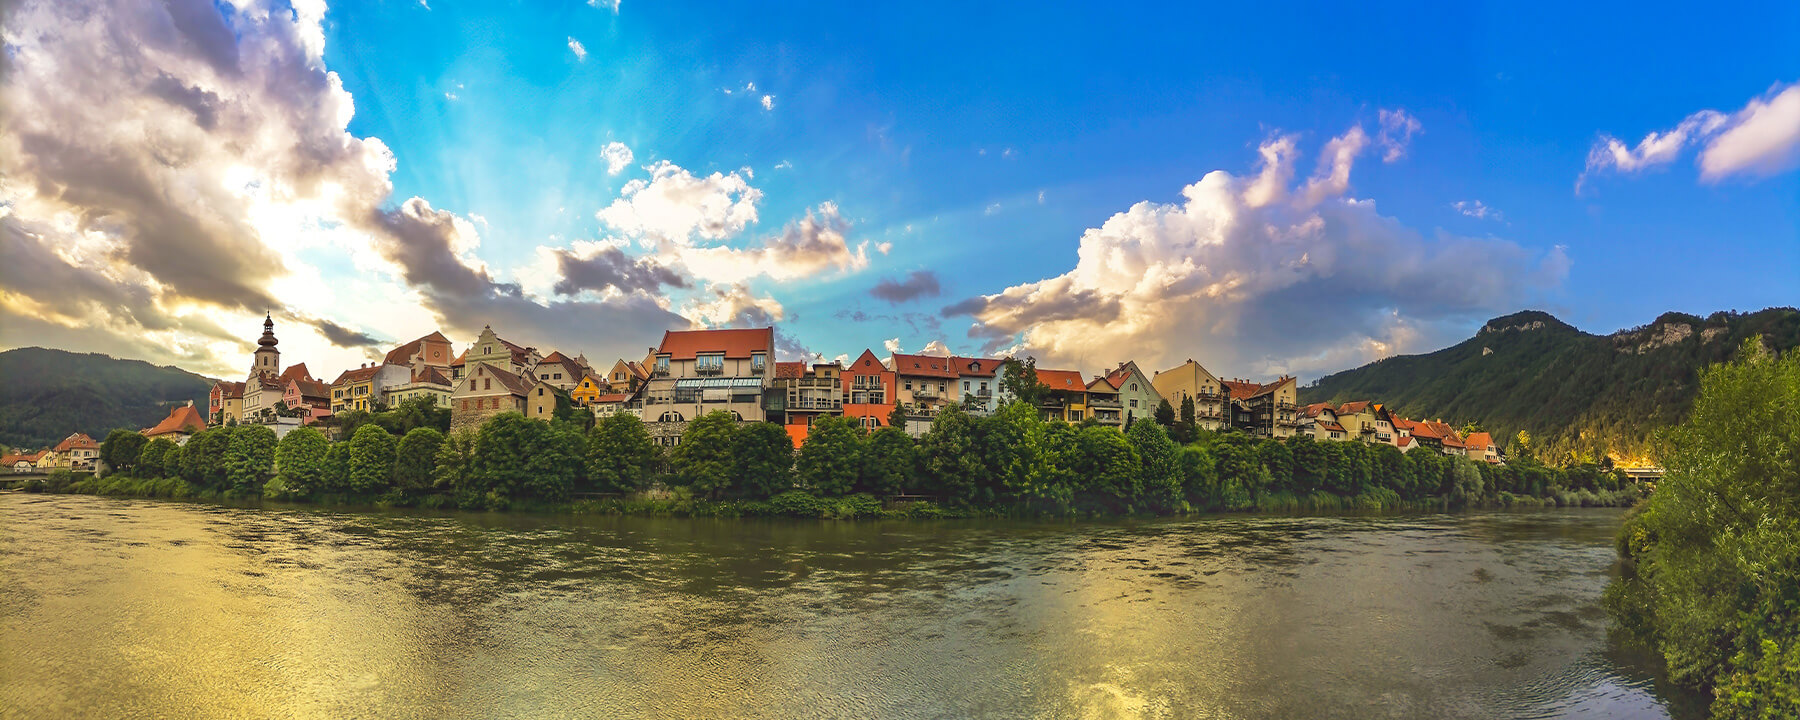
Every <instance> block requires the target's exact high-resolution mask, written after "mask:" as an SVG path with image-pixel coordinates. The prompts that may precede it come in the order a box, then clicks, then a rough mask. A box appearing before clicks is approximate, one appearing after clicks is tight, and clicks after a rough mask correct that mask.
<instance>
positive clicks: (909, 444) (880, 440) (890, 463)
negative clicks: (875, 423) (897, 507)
mask: <svg viewBox="0 0 1800 720" xmlns="http://www.w3.org/2000/svg"><path fill="white" fill-rule="evenodd" d="M918 483H919V447H918V443H916V442H914V441H913V439H912V436H911V435H907V434H906V431H905V430H902V429H900V428H897V427H884V428H881V429H879V430H876V431H875V432H874V433H872V434H870V435H869V440H868V442H867V443H865V444H864V447H863V456H862V472H861V473H860V474H859V475H858V478H857V481H856V490H857V492H865V493H873V494H874V495H876V496H886V495H896V494H900V493H905V492H910V491H912V490H914V489H916V488H917V487H918Z"/></svg>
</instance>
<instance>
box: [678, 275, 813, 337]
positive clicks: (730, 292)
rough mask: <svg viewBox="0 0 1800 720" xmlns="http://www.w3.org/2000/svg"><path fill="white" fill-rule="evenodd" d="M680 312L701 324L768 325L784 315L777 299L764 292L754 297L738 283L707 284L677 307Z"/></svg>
mask: <svg viewBox="0 0 1800 720" xmlns="http://www.w3.org/2000/svg"><path fill="white" fill-rule="evenodd" d="M681 314H682V315H684V316H686V317H687V318H689V319H690V320H692V321H694V323H695V324H696V325H702V326H705V327H740V328H742V327H768V326H770V325H774V324H775V323H777V322H780V321H781V320H782V319H783V318H785V317H786V316H787V312H786V311H785V310H784V309H783V308H782V307H781V303H779V302H777V301H776V300H775V298H772V297H769V296H767V295H764V296H763V297H756V296H755V295H754V294H752V293H751V292H750V288H749V287H747V286H745V285H743V284H742V283H734V284H729V285H714V286H711V287H708V288H707V290H706V292H705V293H704V296H703V297H701V298H697V299H695V300H693V301H691V302H690V303H688V304H687V305H686V306H684V307H683V308H682V310H681Z"/></svg>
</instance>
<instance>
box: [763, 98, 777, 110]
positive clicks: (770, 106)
mask: <svg viewBox="0 0 1800 720" xmlns="http://www.w3.org/2000/svg"><path fill="white" fill-rule="evenodd" d="M762 106H763V109H764V110H774V109H775V96H774V95H764V96H763V97H762Z"/></svg>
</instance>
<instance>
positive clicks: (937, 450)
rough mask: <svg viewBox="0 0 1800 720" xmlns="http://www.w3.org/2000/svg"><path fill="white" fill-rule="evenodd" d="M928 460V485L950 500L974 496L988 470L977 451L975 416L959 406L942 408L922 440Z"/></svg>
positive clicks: (927, 487) (926, 459)
mask: <svg viewBox="0 0 1800 720" xmlns="http://www.w3.org/2000/svg"><path fill="white" fill-rule="evenodd" d="M919 450H920V454H921V455H923V456H924V462H925V478H924V482H925V489H927V490H928V491H930V492H931V493H933V494H936V495H938V496H940V497H942V498H943V499H944V500H945V501H946V502H951V503H958V502H960V503H967V502H970V501H971V500H972V499H973V496H974V491H975V481H976V479H977V478H979V477H980V476H981V474H982V473H983V472H984V469H983V468H982V465H981V458H980V457H978V456H977V454H976V453H975V429H974V422H973V419H972V418H971V417H970V416H969V414H968V413H965V412H963V411H962V409H960V408H957V407H949V408H945V409H943V410H940V411H938V414H937V417H936V418H933V419H932V421H931V430H930V431H929V432H927V433H925V437H923V438H920V440H919Z"/></svg>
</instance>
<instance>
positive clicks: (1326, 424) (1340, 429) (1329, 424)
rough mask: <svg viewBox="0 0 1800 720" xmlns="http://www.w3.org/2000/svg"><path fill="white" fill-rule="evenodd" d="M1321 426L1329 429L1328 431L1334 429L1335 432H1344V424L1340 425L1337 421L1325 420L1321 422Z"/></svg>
mask: <svg viewBox="0 0 1800 720" xmlns="http://www.w3.org/2000/svg"><path fill="white" fill-rule="evenodd" d="M1319 427H1322V428H1324V429H1325V430H1327V431H1334V432H1344V426H1343V425H1339V424H1337V423H1334V422H1323V423H1319Z"/></svg>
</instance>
